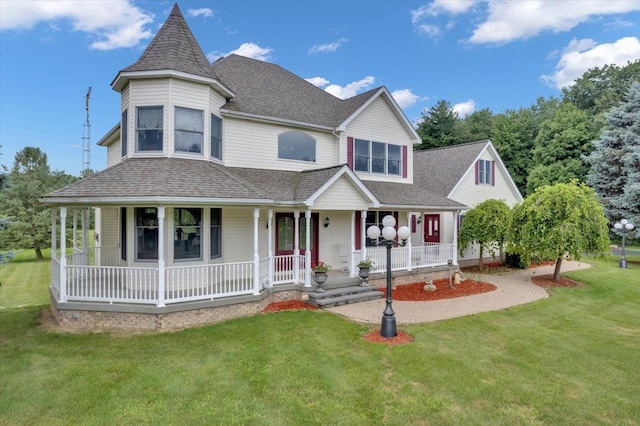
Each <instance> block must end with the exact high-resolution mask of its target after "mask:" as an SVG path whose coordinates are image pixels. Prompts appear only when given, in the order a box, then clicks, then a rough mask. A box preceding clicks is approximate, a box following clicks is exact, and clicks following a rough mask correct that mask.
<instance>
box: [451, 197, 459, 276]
mask: <svg viewBox="0 0 640 426" xmlns="http://www.w3.org/2000/svg"><path fill="white" fill-rule="evenodd" d="M459 217H460V210H456V211H455V212H453V240H452V244H453V256H452V260H453V264H454V265H457V264H458V218H459Z"/></svg>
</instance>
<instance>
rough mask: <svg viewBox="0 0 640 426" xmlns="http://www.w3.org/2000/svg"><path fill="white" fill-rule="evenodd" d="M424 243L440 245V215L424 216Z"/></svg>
mask: <svg viewBox="0 0 640 426" xmlns="http://www.w3.org/2000/svg"><path fill="white" fill-rule="evenodd" d="M424 242H425V243H435V244H439V243H440V215H439V214H425V215H424Z"/></svg>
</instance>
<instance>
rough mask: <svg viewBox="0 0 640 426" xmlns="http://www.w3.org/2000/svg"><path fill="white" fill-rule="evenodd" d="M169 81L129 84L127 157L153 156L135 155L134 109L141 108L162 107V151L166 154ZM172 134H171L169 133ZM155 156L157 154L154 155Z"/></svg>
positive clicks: (145, 153) (158, 80)
mask: <svg viewBox="0 0 640 426" xmlns="http://www.w3.org/2000/svg"><path fill="white" fill-rule="evenodd" d="M169 87H170V86H169V79H157V80H142V81H140V80H132V81H131V82H130V83H129V100H130V102H129V117H130V120H129V124H130V126H129V136H130V138H129V139H130V141H131V142H130V144H129V146H130V147H131V148H132V149H130V150H129V151H130V153H129V155H140V156H154V154H151V153H148V152H143V153H140V154H137V153H136V152H135V148H136V145H137V143H136V108H137V107H141V106H162V107H163V114H164V115H163V118H162V121H163V127H164V132H163V135H164V140H163V150H164V153H165V154H166V153H167V152H168V143H169V141H168V134H167V129H169V127H167V125H168V123H169V111H170V108H169V97H170V95H169ZM171 133H173V132H171ZM155 155H157V154H155Z"/></svg>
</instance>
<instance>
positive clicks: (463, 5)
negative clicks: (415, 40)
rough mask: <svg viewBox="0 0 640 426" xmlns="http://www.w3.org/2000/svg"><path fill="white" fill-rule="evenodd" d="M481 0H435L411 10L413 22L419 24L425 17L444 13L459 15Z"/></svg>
mask: <svg viewBox="0 0 640 426" xmlns="http://www.w3.org/2000/svg"><path fill="white" fill-rule="evenodd" d="M479 1H480V0H434V1H432V2H431V3H429V4H427V5H423V6H420V7H419V8H418V9H416V10H412V11H411V22H412V23H413V25H418V24H419V23H420V22H421V21H422V20H423V19H425V17H429V16H438V15H441V14H443V13H447V14H451V15H458V14H460V13H464V12H466V11H468V10H469V9H470V8H471V7H473V5H474V4H476V3H478V2H479Z"/></svg>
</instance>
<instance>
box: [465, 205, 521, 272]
mask: <svg viewBox="0 0 640 426" xmlns="http://www.w3.org/2000/svg"><path fill="white" fill-rule="evenodd" d="M510 214H511V209H510V208H509V206H508V205H507V204H506V203H505V202H504V201H502V200H493V199H490V200H485V201H483V202H482V203H480V204H478V205H477V206H475V207H474V208H472V209H471V210H469V211H468V212H466V213H465V215H464V220H463V221H462V223H461V225H460V234H459V236H458V246H459V248H460V254H462V253H463V252H464V249H465V248H467V246H468V245H469V244H478V246H479V249H480V260H479V262H478V266H479V267H480V268H482V267H483V257H484V254H485V253H489V254H491V256H494V257H495V254H496V252H498V251H499V252H500V254H502V248H503V246H504V241H505V238H506V236H507V232H508V230H509V226H508V224H509V217H510ZM501 260H502V259H501Z"/></svg>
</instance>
